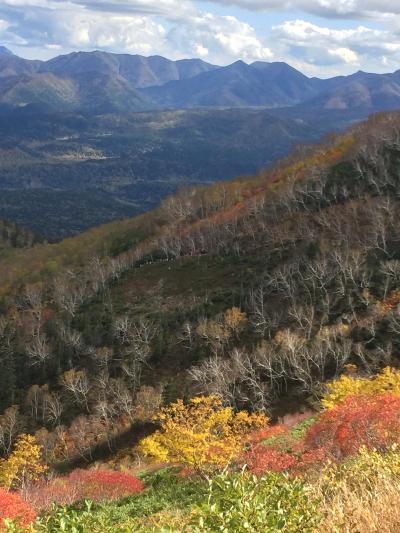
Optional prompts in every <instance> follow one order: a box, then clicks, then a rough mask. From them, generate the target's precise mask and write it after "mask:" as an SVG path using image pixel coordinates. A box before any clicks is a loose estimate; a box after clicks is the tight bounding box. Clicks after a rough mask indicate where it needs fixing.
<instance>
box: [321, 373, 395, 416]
mask: <svg viewBox="0 0 400 533" xmlns="http://www.w3.org/2000/svg"><path fill="white" fill-rule="evenodd" d="M385 392H390V393H391V394H400V372H398V371H397V370H394V369H393V368H390V367H387V368H385V369H384V370H383V371H382V372H381V373H380V374H378V375H376V376H374V377H373V378H371V379H368V378H358V377H355V376H349V375H343V376H341V377H340V378H339V379H337V380H335V381H332V382H331V383H329V384H328V385H327V393H326V394H325V396H324V397H323V399H322V405H323V406H324V407H325V408H326V409H333V408H334V407H336V405H338V404H340V403H342V402H343V401H344V400H345V399H346V398H348V397H349V396H359V395H361V396H373V395H376V394H384V393H385Z"/></svg>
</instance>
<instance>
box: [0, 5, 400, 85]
mask: <svg viewBox="0 0 400 533" xmlns="http://www.w3.org/2000/svg"><path fill="white" fill-rule="evenodd" d="M0 45H3V46H6V47H7V48H9V49H10V50H12V51H13V52H14V53H16V54H18V55H20V56H22V57H25V58H29V59H48V58H51V57H54V56H56V55H59V54H65V53H70V52H72V51H78V50H83V51H90V50H96V49H98V50H105V51H108V52H117V53H132V54H142V55H146V56H149V55H162V56H164V57H168V58H170V59H183V58H191V57H199V58H201V59H204V60H205V61H208V62H210V63H214V64H217V65H227V64H229V63H232V62H234V61H237V60H239V59H241V60H243V61H246V62H248V63H251V62H253V61H259V60H261V61H285V62H287V63H289V64H290V65H292V66H294V67H295V68H298V69H299V70H301V71H302V72H304V73H305V74H307V75H309V76H319V77H323V78H326V77H330V76H334V75H341V74H350V73H352V72H355V71H358V70H364V71H368V72H392V71H395V70H398V69H400V0H208V1H202V0H0Z"/></svg>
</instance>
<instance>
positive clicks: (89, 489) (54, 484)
mask: <svg viewBox="0 0 400 533" xmlns="http://www.w3.org/2000/svg"><path fill="white" fill-rule="evenodd" d="M143 489H144V485H143V483H142V482H141V481H140V480H139V479H137V478H136V477H134V476H132V475H130V474H127V473H123V472H111V471H102V470H74V471H73V472H71V474H69V475H68V476H64V477H59V478H55V479H53V480H51V481H49V482H47V483H45V482H42V483H38V484H35V485H32V486H31V487H29V489H27V490H26V498H27V500H28V501H29V502H30V503H31V505H32V506H33V507H34V508H35V509H38V510H42V509H49V508H50V507H51V505H52V503H56V504H57V505H71V504H73V503H74V502H77V501H80V500H92V501H94V502H103V501H113V500H118V499H121V498H124V497H126V496H131V495H132V494H137V493H140V492H142V491H143Z"/></svg>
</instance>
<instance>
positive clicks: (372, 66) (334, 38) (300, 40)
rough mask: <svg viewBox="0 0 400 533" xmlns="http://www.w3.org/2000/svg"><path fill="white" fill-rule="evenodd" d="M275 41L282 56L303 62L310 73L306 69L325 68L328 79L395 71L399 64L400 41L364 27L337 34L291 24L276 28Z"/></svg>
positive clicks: (308, 24)
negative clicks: (359, 71)
mask: <svg viewBox="0 0 400 533" xmlns="http://www.w3.org/2000/svg"><path fill="white" fill-rule="evenodd" d="M272 37H273V39H274V41H275V42H277V43H279V48H280V54H281V56H283V57H295V58H296V59H297V60H300V61H302V62H304V63H305V70H306V71H310V70H311V69H308V68H307V65H314V66H319V67H324V72H323V75H326V76H328V75H333V74H337V73H350V72H352V71H354V69H355V68H361V69H363V70H373V71H377V72H383V71H387V70H388V67H389V70H396V69H397V68H398V67H399V64H400V40H399V38H398V36H397V35H396V34H395V33H394V32H391V31H389V30H377V29H372V28H368V27H366V26H363V25H361V26H358V27H356V28H352V29H342V30H338V29H332V28H328V27H326V26H319V25H317V24H313V23H311V22H308V21H304V20H292V21H286V22H284V23H283V24H280V25H278V26H275V27H273V29H272ZM314 72H315V71H314Z"/></svg>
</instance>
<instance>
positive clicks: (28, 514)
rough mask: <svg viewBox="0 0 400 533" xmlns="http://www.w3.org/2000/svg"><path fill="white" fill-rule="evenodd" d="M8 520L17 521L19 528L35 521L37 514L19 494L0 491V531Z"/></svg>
mask: <svg viewBox="0 0 400 533" xmlns="http://www.w3.org/2000/svg"><path fill="white" fill-rule="evenodd" d="M7 518H8V519H10V520H15V521H16V522H17V523H18V525H19V526H27V525H28V524H30V523H31V522H33V521H34V520H35V518H36V513H35V511H34V510H33V509H32V507H31V506H30V505H29V504H28V503H26V502H24V501H23V500H22V498H21V496H19V494H17V493H15V492H7V491H5V490H3V489H0V530H2V529H3V526H4V520H5V519H7Z"/></svg>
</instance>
